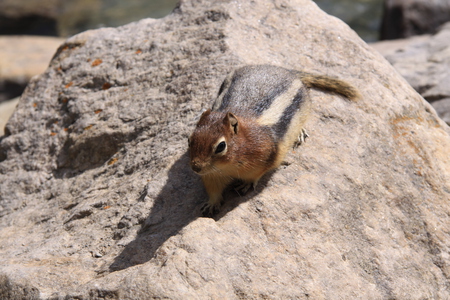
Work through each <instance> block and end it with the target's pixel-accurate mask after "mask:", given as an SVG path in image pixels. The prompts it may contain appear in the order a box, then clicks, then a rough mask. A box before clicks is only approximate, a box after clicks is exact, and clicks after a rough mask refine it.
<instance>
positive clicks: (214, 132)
mask: <svg viewBox="0 0 450 300" xmlns="http://www.w3.org/2000/svg"><path fill="white" fill-rule="evenodd" d="M308 88H315V89H320V90H324V91H326V92H331V93H336V94H340V95H342V96H344V97H346V98H348V99H350V100H357V99H358V98H360V97H361V96H360V93H359V92H358V90H357V89H356V88H354V87H353V86H352V85H350V84H348V83H346V82H344V81H341V80H339V79H336V78H332V77H328V76H323V75H314V74H309V73H304V72H300V71H296V70H289V69H285V68H282V67H277V66H272V65H250V66H244V67H241V68H238V69H236V70H235V71H234V72H232V73H231V74H229V75H228V76H227V77H226V79H225V80H224V81H223V83H222V85H221V87H220V89H219V93H218V97H217V98H216V100H215V101H214V103H213V106H212V109H208V110H206V111H205V112H203V113H202V115H201V117H200V119H199V121H198V123H197V126H196V128H195V130H194V132H193V133H192V135H191V136H190V137H189V139H188V143H189V152H190V154H189V155H190V166H191V168H192V170H193V171H194V172H195V173H197V174H198V175H200V176H201V178H202V181H203V184H204V186H205V188H206V191H207V193H208V196H209V201H208V202H207V203H206V204H205V205H204V207H203V208H202V213H203V215H205V216H206V215H209V216H211V215H213V214H214V213H216V212H217V211H218V210H219V208H220V205H221V202H222V193H223V191H224V189H225V188H226V187H227V186H228V185H229V184H230V183H231V182H233V181H234V180H240V181H242V182H243V185H242V186H241V187H240V188H241V190H242V191H243V192H244V193H245V192H247V190H248V189H249V188H250V187H252V186H253V188H255V187H256V185H257V184H258V181H259V179H260V178H261V177H262V176H263V175H264V174H265V173H267V172H268V171H270V170H273V169H275V168H277V167H278V166H279V165H280V164H281V163H282V161H283V159H284V157H285V156H286V154H287V151H288V150H289V148H291V147H293V146H298V145H300V144H301V143H302V142H304V140H305V138H306V137H307V136H308V134H307V133H306V131H305V129H304V128H303V125H304V123H305V122H306V120H307V118H308V115H309V114H310V110H311V100H310V97H309V94H308Z"/></svg>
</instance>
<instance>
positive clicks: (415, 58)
mask: <svg viewBox="0 0 450 300" xmlns="http://www.w3.org/2000/svg"><path fill="white" fill-rule="evenodd" d="M372 46H373V47H375V49H377V50H378V51H379V52H380V53H381V54H383V56H384V57H386V59H387V60H388V61H389V62H390V63H391V64H392V65H393V66H394V67H395V68H396V69H397V71H398V72H399V73H400V74H401V75H402V76H403V77H405V79H406V80H407V81H408V82H409V83H410V84H411V86H412V87H413V88H414V89H415V90H416V91H417V92H419V93H420V94H421V95H422V96H423V97H424V98H425V99H426V100H428V101H429V102H430V103H431V104H432V105H433V107H434V108H435V109H436V111H437V113H438V115H439V116H440V117H441V118H442V119H443V120H444V121H445V122H447V124H450V84H449V83H450V22H449V23H446V24H444V25H443V26H441V28H440V29H439V31H438V32H437V33H436V34H433V35H423V36H417V37H412V38H409V39H403V40H395V41H382V42H378V43H374V44H372Z"/></svg>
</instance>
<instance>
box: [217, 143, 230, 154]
mask: <svg viewBox="0 0 450 300" xmlns="http://www.w3.org/2000/svg"><path fill="white" fill-rule="evenodd" d="M226 147H227V143H225V142H220V143H219V145H217V147H216V151H215V152H214V153H216V154H218V153H220V152H222V151H223V150H225V148H226Z"/></svg>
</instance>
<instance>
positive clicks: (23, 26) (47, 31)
mask: <svg viewBox="0 0 450 300" xmlns="http://www.w3.org/2000/svg"><path fill="white" fill-rule="evenodd" d="M57 27H58V26H57V22H56V19H55V18H51V17H46V16H41V15H35V14H30V15H26V16H21V17H8V16H4V15H3V16H0V35H45V36H58V30H57Z"/></svg>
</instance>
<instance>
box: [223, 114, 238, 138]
mask: <svg viewBox="0 0 450 300" xmlns="http://www.w3.org/2000/svg"><path fill="white" fill-rule="evenodd" d="M224 121H227V123H228V124H230V127H231V129H232V130H233V131H234V133H235V134H237V133H238V130H239V122H238V119H237V118H236V116H235V115H233V114H232V113H230V112H229V113H227V116H226V117H225V120H224Z"/></svg>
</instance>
